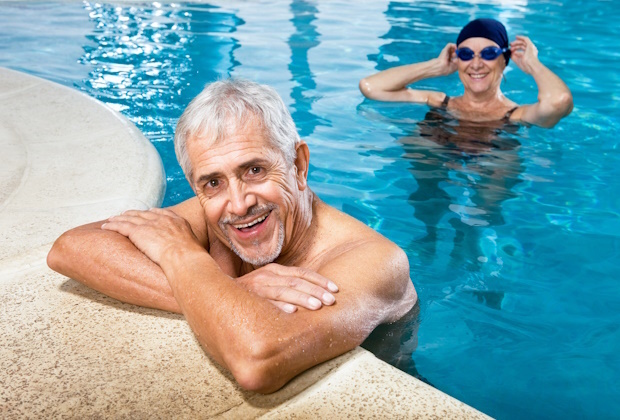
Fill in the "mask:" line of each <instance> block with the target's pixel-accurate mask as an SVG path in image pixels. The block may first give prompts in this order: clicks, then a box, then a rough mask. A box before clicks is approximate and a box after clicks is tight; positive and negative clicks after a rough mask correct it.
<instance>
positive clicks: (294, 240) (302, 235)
mask: <svg viewBox="0 0 620 420" xmlns="http://www.w3.org/2000/svg"><path fill="white" fill-rule="evenodd" d="M317 201H318V197H317V196H316V195H315V194H314V192H312V191H311V190H310V188H306V189H305V190H304V191H302V192H301V198H300V199H299V206H298V207H297V209H296V212H295V214H294V216H293V217H294V223H293V227H292V229H291V232H286V233H285V235H286V237H287V238H289V240H288V241H286V242H285V243H284V247H283V248H282V253H280V256H279V257H278V258H277V259H276V260H275V261H274V262H275V263H277V264H281V265H286V266H297V265H299V264H300V263H301V262H302V261H303V260H304V259H305V258H307V256H308V250H309V248H310V247H311V246H312V244H313V243H314V237H315V234H316V217H314V216H315V211H316V202H317Z"/></svg>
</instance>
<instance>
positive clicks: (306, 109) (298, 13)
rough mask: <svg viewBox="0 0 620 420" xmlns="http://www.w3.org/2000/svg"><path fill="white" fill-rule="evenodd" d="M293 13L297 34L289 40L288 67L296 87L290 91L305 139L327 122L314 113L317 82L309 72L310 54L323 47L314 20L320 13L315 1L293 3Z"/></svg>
mask: <svg viewBox="0 0 620 420" xmlns="http://www.w3.org/2000/svg"><path fill="white" fill-rule="evenodd" d="M290 10H291V12H292V13H293V18H292V19H291V22H292V23H293V26H294V27H295V32H293V33H292V34H291V36H290V37H289V39H288V44H289V46H290V48H291V61H290V63H289V65H288V68H289V71H290V72H291V75H292V81H293V82H294V87H293V88H292V90H291V98H292V99H293V101H294V102H293V104H292V105H291V107H292V108H293V110H292V111H291V114H292V116H293V120H295V123H296V124H297V126H298V129H299V135H300V136H301V137H302V138H305V137H308V136H309V135H311V134H312V133H313V132H314V130H315V129H316V127H317V126H319V125H327V124H326V122H325V121H324V120H323V119H322V118H320V117H319V116H317V115H316V114H314V113H313V112H312V104H313V103H314V102H315V101H316V100H317V99H318V97H317V95H316V82H315V80H314V74H313V73H312V70H311V69H310V63H309V60H308V53H309V51H310V50H311V49H312V48H315V47H318V46H319V45H320V41H319V38H320V35H321V34H320V33H319V32H318V31H317V30H316V25H314V21H315V20H316V15H317V13H318V12H319V11H318V9H317V7H316V3H315V2H314V1H306V0H294V1H292V2H291V5H290Z"/></svg>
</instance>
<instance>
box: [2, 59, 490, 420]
mask: <svg viewBox="0 0 620 420" xmlns="http://www.w3.org/2000/svg"><path fill="white" fill-rule="evenodd" d="M0 156H2V165H1V166H0V185H2V190H1V191H0V232H1V233H0V234H1V235H2V236H1V241H0V288H1V289H0V308H1V309H0V315H1V317H2V324H1V327H0V338H1V343H2V344H0V384H1V385H2V386H1V387H0V416H1V417H3V418H23V417H28V418H32V417H35V418H36V417H52V418H55V417H79V418H82V417H104V416H105V417H112V418H118V417H131V418H143V417H164V418H170V417H174V418H204V417H221V418H256V417H263V418H290V417H298V418H313V419H314V418H330V419H334V418H341V417H355V418H394V417H397V418H419V417H423V418H426V417H441V418H464V417H467V418H485V417H486V416H485V415H484V414H482V413H480V412H478V411H476V410H474V409H472V408H471V407H469V406H467V405H465V404H463V403H461V402H459V401H457V400H455V399H453V398H451V397H449V396H447V395H445V394H443V393H441V392H440V391H438V390H436V389H434V388H432V387H430V386H428V385H426V384H424V383H422V382H421V381H419V380H417V379H415V378H413V377H411V376H409V375H407V374H405V373H403V372H401V371H399V370H397V369H395V368H393V367H392V366H390V365H388V364H386V363H384V362H382V361H380V360H379V359H377V358H376V357H374V356H373V355H372V354H371V353H369V352H367V351H366V350H363V349H361V348H357V349H355V350H353V351H350V352H348V353H346V354H344V355H342V356H340V357H338V358H336V359H333V360H331V361H328V362H326V363H323V364H321V365H319V366H317V367H315V368H313V369H311V370H309V371H307V372H305V373H303V374H302V375H299V376H298V377H297V378H295V379H294V380H292V381H291V382H290V383H289V384H288V385H286V386H285V387H284V388H283V389H281V390H280V391H278V392H276V393H274V394H270V395H260V394H255V393H252V392H246V391H243V390H242V389H240V388H239V386H238V385H237V384H236V383H235V382H234V380H233V378H232V376H231V375H230V374H229V373H228V372H226V371H225V370H224V369H222V368H220V367H219V366H218V365H217V364H215V363H214V362H212V361H211V360H210V359H209V357H208V356H207V355H206V354H205V353H204V352H203V350H202V349H201V347H200V345H199V344H198V342H197V341H196V340H195V338H194V335H193V333H192V331H191V330H190V328H189V326H188V325H187V323H186V322H185V320H184V319H183V317H182V316H179V315H176V314H168V313H165V312H162V311H158V310H154V309H147V308H140V307H137V306H133V305H128V304H124V303H121V302H119V301H116V300H114V299H111V298H108V297H107V296H104V295H102V294H100V293H98V292H96V291H94V290H91V289H89V288H87V287H84V286H82V285H80V284H79V283H77V282H75V281H73V280H71V279H68V278H66V277H64V276H61V275H60V274H58V273H55V272H53V271H51V270H49V269H48V268H47V266H46V265H45V256H46V254H47V252H48V250H49V248H50V246H51V244H52V242H53V241H54V240H55V239H56V238H57V237H58V236H59V235H60V234H61V233H62V232H64V231H66V230H67V229H69V228H71V227H74V226H76V225H80V224H84V223H88V222H91V221H95V220H100V219H103V218H105V217H108V216H110V215H112V214H116V213H119V212H121V211H123V210H125V209H127V208H149V207H152V206H158V205H160V204H161V201H162V198H163V193H164V185H165V184H164V173H163V168H162V164H161V161H160V159H159V156H158V155H157V152H156V151H155V149H154V148H153V146H152V145H151V144H150V143H149V142H148V140H146V139H145V138H144V136H142V134H141V133H140V132H139V131H138V130H137V129H136V128H135V127H134V126H133V124H131V123H130V122H128V121H127V120H126V119H125V118H123V117H122V116H121V115H119V114H118V113H116V112H115V111H112V110H111V109H109V108H107V107H105V106H104V105H102V104H101V103H99V102H97V101H96V100H94V99H92V98H90V97H88V96H85V95H83V94H81V93H79V92H77V91H74V90H72V89H70V88H67V87H63V86H60V85H57V84H54V83H51V82H48V81H45V80H42V79H38V78H35V77H32V76H29V75H25V74H23V73H18V72H15V71H12V70H7V69H3V68H0Z"/></svg>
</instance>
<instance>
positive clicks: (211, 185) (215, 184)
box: [207, 179, 220, 188]
mask: <svg viewBox="0 0 620 420" xmlns="http://www.w3.org/2000/svg"><path fill="white" fill-rule="evenodd" d="M218 185H220V181H218V180H217V179H212V180H210V181H209V182H208V183H207V186H208V187H209V188H217V187H218Z"/></svg>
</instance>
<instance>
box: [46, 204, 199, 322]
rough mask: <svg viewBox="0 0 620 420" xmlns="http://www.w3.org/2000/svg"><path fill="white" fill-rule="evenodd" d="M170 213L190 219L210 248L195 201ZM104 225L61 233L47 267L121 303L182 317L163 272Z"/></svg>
mask: <svg viewBox="0 0 620 420" xmlns="http://www.w3.org/2000/svg"><path fill="white" fill-rule="evenodd" d="M170 210H172V211H174V212H175V213H176V214H178V215H179V216H180V217H183V218H184V219H186V220H188V221H189V223H190V225H191V226H192V230H193V232H194V235H195V236H196V237H197V238H198V240H199V242H200V243H201V244H203V245H206V242H207V238H206V227H205V224H204V219H203V218H202V217H201V214H202V209H201V208H200V205H199V203H198V200H197V199H195V198H193V199H189V200H187V201H185V202H183V203H180V204H178V205H176V206H173V207H170ZM105 222H106V221H105V220H104V221H99V222H95V223H90V224H87V225H84V226H80V227H77V228H74V229H71V230H69V231H67V232H65V233H64V234H62V235H61V236H60V237H59V238H58V239H57V240H56V241H55V242H54V245H53V246H52V249H51V250H50V252H49V254H48V256H47V264H48V266H49V267H50V268H51V269H52V270H54V271H57V272H59V273H61V274H64V275H65V276H67V277H71V278H73V279H75V280H77V281H79V282H81V283H83V284H85V285H87V286H89V287H91V288H93V289H95V290H97V291H99V292H101V293H103V294H105V295H108V296H110V297H113V298H115V299H118V300H120V301H123V302H126V303H132V304H134V305H139V306H145V307H149V308H156V309H162V310H166V311H171V312H177V313H180V312H181V308H180V307H179V305H178V304H177V301H176V299H175V298H174V296H173V294H172V289H171V288H170V284H169V283H168V280H167V279H166V276H165V275H164V272H163V271H162V270H161V268H160V267H159V266H158V265H157V264H155V263H154V262H153V261H151V260H150V259H149V258H148V257H147V256H146V255H144V253H142V251H140V250H139V249H137V248H136V246H135V245H134V244H133V243H132V242H131V241H130V240H129V239H127V237H126V236H123V235H121V234H119V233H117V232H113V231H110V230H102V229H101V225H102V224H104V223H105Z"/></svg>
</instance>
